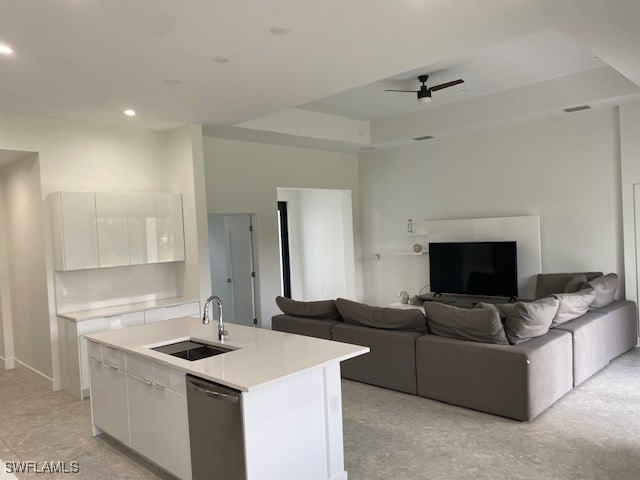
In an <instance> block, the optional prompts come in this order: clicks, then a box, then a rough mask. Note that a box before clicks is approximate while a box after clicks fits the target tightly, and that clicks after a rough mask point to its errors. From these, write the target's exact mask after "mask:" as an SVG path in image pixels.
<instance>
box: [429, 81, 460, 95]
mask: <svg viewBox="0 0 640 480" xmlns="http://www.w3.org/2000/svg"><path fill="white" fill-rule="evenodd" d="M461 83H464V80H462V79H461V78H459V79H458V80H454V81H453V82H447V83H441V84H440V85H435V86H433V87H429V90H431V91H432V92H435V91H436V90H442V89H443V88H449V87H453V86H454V85H460V84H461Z"/></svg>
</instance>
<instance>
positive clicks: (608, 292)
mask: <svg viewBox="0 0 640 480" xmlns="http://www.w3.org/2000/svg"><path fill="white" fill-rule="evenodd" d="M582 288H584V289H587V288H593V289H594V290H595V298H594V299H593V302H592V303H591V308H602V307H606V306H607V305H609V304H610V303H611V302H613V298H614V297H615V295H616V290H617V289H618V275H616V274H615V273H610V274H608V275H603V276H601V277H598V278H594V279H593V280H589V281H588V282H587V283H585V284H584V286H583V287H582Z"/></svg>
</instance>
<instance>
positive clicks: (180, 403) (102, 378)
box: [89, 342, 191, 480]
mask: <svg viewBox="0 0 640 480" xmlns="http://www.w3.org/2000/svg"><path fill="white" fill-rule="evenodd" d="M96 345H97V344H94V343H92V342H89V346H90V347H91V348H93V347H95V346H96ZM111 350H114V349H111V348H109V347H107V346H104V345H103V346H102V359H103V360H102V362H101V361H99V360H96V359H95V358H91V360H90V361H91V409H92V415H93V423H94V425H95V426H97V427H99V428H100V429H102V430H104V431H105V432H106V433H108V434H109V435H111V436H113V437H115V438H117V439H118V440H120V441H121V442H122V443H124V444H126V445H127V446H129V447H131V448H132V449H133V450H135V451H136V452H138V453H139V454H140V455H143V456H144V457H146V458H148V459H149V460H151V461H152V462H154V463H156V464H158V465H159V466H160V467H162V468H163V469H165V470H166V471H168V472H169V473H171V474H173V475H175V476H176V477H178V478H180V479H182V480H191V448H190V444H189V417H188V412H187V396H186V394H185V393H184V392H185V375H184V373H183V372H180V371H178V370H175V369H173V368H171V367H167V366H165V365H161V364H158V363H155V362H154V361H152V360H149V359H147V358H143V357H139V356H136V355H131V354H124V353H123V352H122V351H118V350H116V351H117V352H119V353H120V354H122V355H123V356H124V358H125V364H126V372H121V371H120V370H118V369H117V368H115V367H113V366H110V365H107V364H106V362H107V359H109V358H111V360H109V362H111V363H114V361H113V359H114V355H113V352H112V351H111ZM94 356H97V355H95V354H94ZM114 372H117V373H119V374H120V376H119V377H117V381H118V382H117V383H118V385H117V386H116V385H115V383H116V381H115V380H114V375H115V373H114ZM123 399H124V405H123ZM116 410H117V412H116ZM125 431H126V434H125Z"/></svg>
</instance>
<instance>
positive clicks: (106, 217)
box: [50, 192, 185, 271]
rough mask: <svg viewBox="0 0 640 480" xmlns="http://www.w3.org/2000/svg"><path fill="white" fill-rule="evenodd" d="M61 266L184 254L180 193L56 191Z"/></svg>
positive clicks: (153, 259) (182, 256)
mask: <svg viewBox="0 0 640 480" xmlns="http://www.w3.org/2000/svg"><path fill="white" fill-rule="evenodd" d="M50 198H51V204H52V208H53V229H54V232H53V234H54V242H55V251H56V266H55V269H56V270H58V271H66V270H82V269H89V268H103V267H117V266H123V265H142V264H148V263H158V262H177V261H182V260H184V259H185V254H184V227H183V220H182V195H180V194H178V193H118V192H107V193H94V192H56V193H53V194H51V196H50Z"/></svg>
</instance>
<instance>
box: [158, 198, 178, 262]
mask: <svg viewBox="0 0 640 480" xmlns="http://www.w3.org/2000/svg"><path fill="white" fill-rule="evenodd" d="M155 197H156V220H157V229H158V261H160V262H177V261H181V260H184V259H185V256H184V225H183V222H182V195H180V194H177V193H156V194H155Z"/></svg>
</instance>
